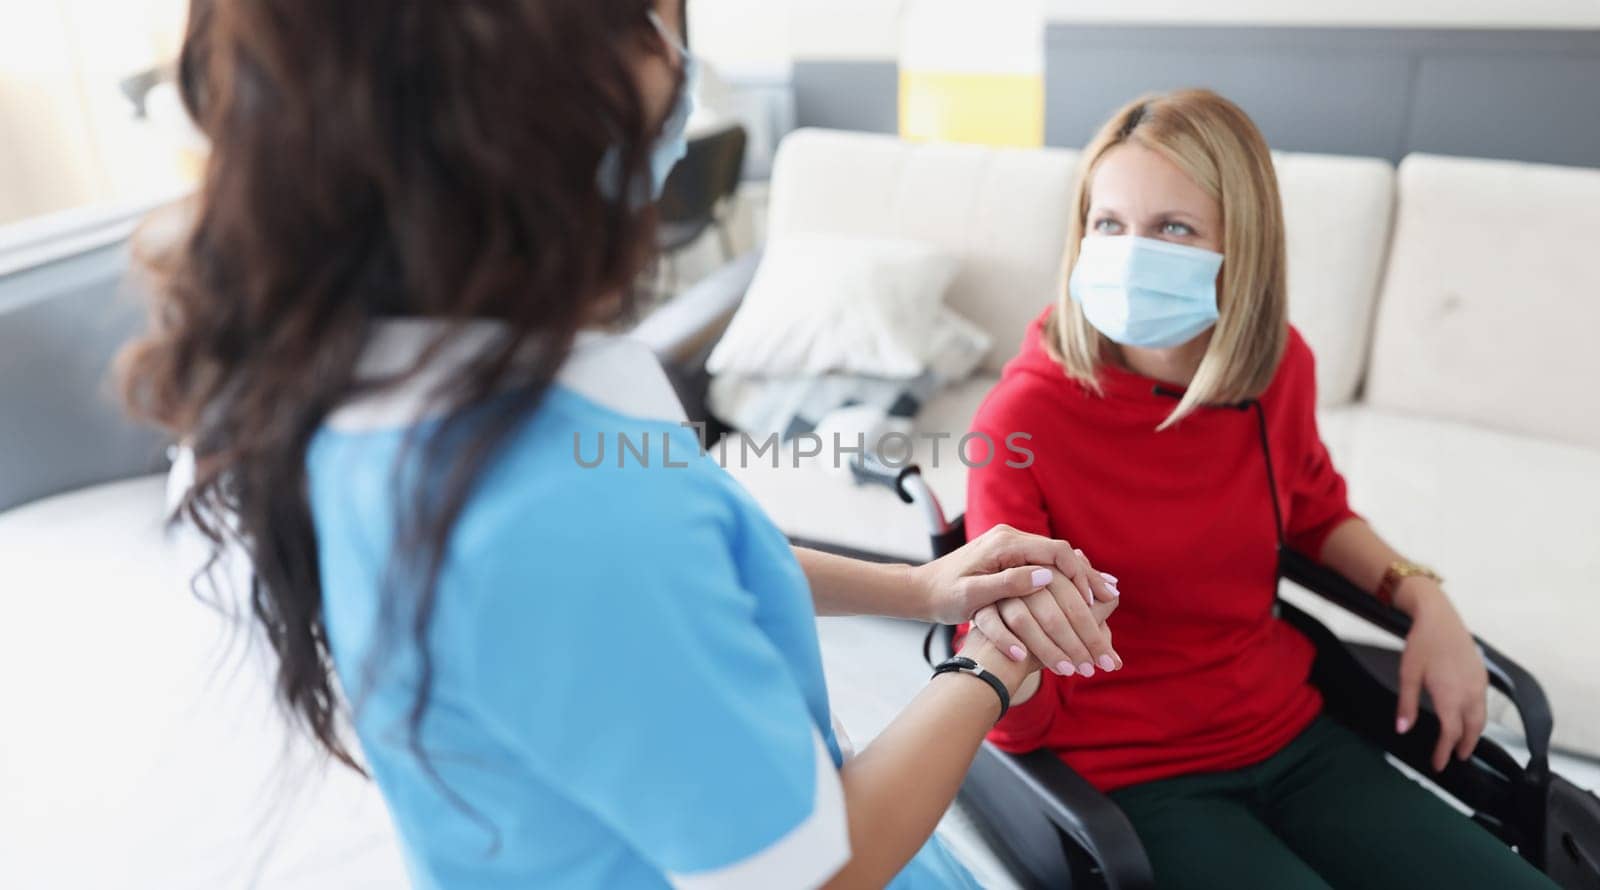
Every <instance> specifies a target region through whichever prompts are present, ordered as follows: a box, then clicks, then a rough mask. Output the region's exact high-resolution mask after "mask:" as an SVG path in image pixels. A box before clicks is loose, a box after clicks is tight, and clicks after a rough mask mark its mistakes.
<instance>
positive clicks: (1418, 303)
mask: <svg viewBox="0 0 1600 890" xmlns="http://www.w3.org/2000/svg"><path fill="white" fill-rule="evenodd" d="M1399 208H1400V209H1399V216H1398V220H1397V222H1396V225H1395V233H1394V245H1393V248H1392V249H1391V251H1390V260H1389V269H1388V274H1387V277H1386V279H1385V282H1384V287H1383V296H1382V298H1381V300H1380V302H1379V308H1378V324H1377V334H1376V338H1375V340H1374V344H1373V358H1372V369H1371V374H1370V377H1369V384H1368V390H1367V397H1368V399H1369V400H1370V401H1371V402H1372V403H1373V404H1374V405H1376V406H1380V407H1383V408H1387V409H1389V410H1391V411H1395V412H1404V413H1410V414H1416V415H1423V416H1431V417H1441V418H1450V419H1454V420H1463V421H1469V422H1472V423H1477V424H1481V425H1483V426H1487V427H1493V428H1496V429H1502V430H1508V431H1512V432H1520V433H1522V434H1524V435H1528V436H1537V437H1540V438H1550V439H1558V440H1561V441H1566V442H1573V443H1578V444H1582V445H1588V446H1589V447H1591V448H1600V410H1596V409H1595V406H1596V405H1597V404H1600V396H1597V395H1596V393H1595V381H1596V380H1600V349H1596V348H1595V343H1594V337H1595V332H1596V331H1600V264H1597V263H1596V256H1595V253H1596V246H1597V245H1600V210H1597V209H1596V208H1600V170H1588V169H1579V168H1573V167H1552V166H1545V165H1538V164H1521V163H1514V162H1510V161H1484V160H1468V159H1461V158H1443V157H1432V156H1427V155H1412V156H1410V157H1408V158H1406V159H1405V161H1404V162H1403V163H1402V164H1401V165H1400V198H1399ZM1521 462H1522V460H1521V459H1519V460H1518V463H1521ZM1484 469H1489V468H1488V467H1485V468H1484ZM1493 469H1494V470H1495V471H1496V472H1498V471H1499V469H1500V468H1499V467H1494V468H1493ZM1541 527H1542V526H1541ZM1593 540H1594V539H1591V542H1592V541H1593Z"/></svg>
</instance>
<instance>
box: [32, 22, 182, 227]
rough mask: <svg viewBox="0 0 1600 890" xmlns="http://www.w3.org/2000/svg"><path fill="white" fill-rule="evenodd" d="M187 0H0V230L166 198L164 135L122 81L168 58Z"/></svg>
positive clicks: (170, 181)
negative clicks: (139, 116) (135, 110)
mask: <svg viewBox="0 0 1600 890" xmlns="http://www.w3.org/2000/svg"><path fill="white" fill-rule="evenodd" d="M186 7H187V4H186V3H185V2H184V0H27V2H18V0H0V224H3V223H6V222H12V221H16V220H19V219H24V218H27V217H30V216H34V215H37V214H42V213H49V212H53V211H57V210H64V209H67V208H71V207H76V206H81V205H84V204H91V203H98V202H105V201H118V200H122V199H126V198H131V197H137V196H142V195H144V194H147V193H153V192H166V191H170V190H171V189H172V187H173V186H174V185H176V184H177V183H179V182H181V180H182V175H183V170H182V169H181V167H180V166H179V163H178V159H177V157H176V156H175V153H174V150H173V144H172V142H171V141H170V140H169V139H168V138H166V135H165V134H163V133H161V132H159V131H157V130H156V129H154V128H153V127H152V126H151V125H149V124H148V123H145V122H139V121H135V120H134V119H133V116H132V109H131V106H130V105H129V104H128V102H127V101H126V100H125V99H124V98H123V96H122V95H121V92H120V90H119V88H118V84H119V81H120V80H121V79H122V78H123V77H126V76H128V75H130V74H133V73H135V72H137V71H140V70H142V69H144V68H147V67H149V66H151V65H153V64H155V63H156V62H157V61H161V60H165V59H167V58H170V56H171V54H172V53H173V52H174V50H175V48H176V46H177V43H178V37H179V35H180V33H181V26H182V22H183V19H184V10H185V9H186Z"/></svg>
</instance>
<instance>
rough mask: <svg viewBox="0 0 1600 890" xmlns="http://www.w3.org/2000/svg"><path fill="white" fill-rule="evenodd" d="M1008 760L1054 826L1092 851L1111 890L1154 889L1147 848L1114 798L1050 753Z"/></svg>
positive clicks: (1085, 848)
mask: <svg viewBox="0 0 1600 890" xmlns="http://www.w3.org/2000/svg"><path fill="white" fill-rule="evenodd" d="M1005 759H1006V760H1008V761H1009V762H1010V764H1011V768H1012V771H1013V773H1014V775H1015V777H1016V779H1017V780H1018V781H1019V782H1020V783H1021V784H1022V785H1024V786H1025V787H1026V788H1027V789H1028V790H1029V791H1031V792H1032V793H1033V795H1034V796H1035V798H1036V800H1037V801H1038V804H1039V806H1040V807H1041V808H1042V809H1043V811H1044V814H1045V816H1046V817H1047V818H1048V819H1049V820H1050V821H1051V823H1053V824H1054V825H1055V826H1056V827H1057V828H1059V829H1060V830H1061V831H1062V832H1063V833H1065V834H1066V835H1067V836H1068V837H1070V838H1072V840H1073V841H1074V842H1075V843H1076V844H1077V845H1078V846H1079V847H1081V848H1083V849H1084V850H1086V851H1089V852H1090V855H1092V856H1093V857H1094V859H1095V860H1096V862H1097V864H1098V866H1099V867H1100V869H1101V871H1102V873H1103V875H1104V877H1105V881H1106V886H1107V887H1108V888H1110V890H1126V888H1140V887H1154V886H1155V877H1154V874H1153V873H1152V871H1151V868H1150V859H1149V857H1147V856H1146V855H1145V852H1144V845H1143V844H1141V843H1140V842H1139V835H1138V834H1136V833H1135V832H1134V830H1133V825H1132V823H1130V822H1129V821H1128V817H1127V816H1126V815H1124V814H1123V812H1122V810H1120V809H1118V807H1117V805H1116V804H1115V803H1113V802H1112V801H1111V798H1109V797H1107V796H1105V795H1104V794H1102V793H1101V792H1100V791H1099V789H1097V788H1095V787H1094V786H1093V785H1091V784H1089V782H1088V780H1087V779H1085V778H1084V777H1083V776H1080V775H1078V773H1077V772H1076V771H1074V770H1073V769H1072V767H1070V766H1067V765H1066V763H1064V762H1062V760H1061V758H1060V757H1057V756H1056V755H1054V754H1052V753H1050V752H1049V751H1045V750H1039V751H1031V752H1029V753H1027V754H1013V755H1008V756H1007V757H1006V758H1005Z"/></svg>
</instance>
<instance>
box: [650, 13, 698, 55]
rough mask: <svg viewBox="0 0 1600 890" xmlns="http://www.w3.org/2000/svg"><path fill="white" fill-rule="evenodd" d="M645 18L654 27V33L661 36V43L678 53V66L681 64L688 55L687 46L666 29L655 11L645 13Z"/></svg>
mask: <svg viewBox="0 0 1600 890" xmlns="http://www.w3.org/2000/svg"><path fill="white" fill-rule="evenodd" d="M645 18H648V19H649V20H650V24H651V25H652V26H654V27H655V29H656V33H657V34H660V35H661V39H662V41H663V42H665V43H666V44H667V46H670V47H672V48H673V49H675V50H677V51H678V58H679V60H680V62H679V64H682V61H681V60H682V59H684V58H687V57H688V55H689V44H688V43H687V42H686V41H685V40H684V39H683V38H680V37H679V36H678V35H676V34H674V33H672V29H671V28H668V27H667V23H666V22H664V21H662V20H661V15H660V14H659V13H657V12H656V11H655V10H653V9H652V10H650V11H649V12H647V13H645Z"/></svg>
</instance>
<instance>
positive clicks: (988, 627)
mask: <svg viewBox="0 0 1600 890" xmlns="http://www.w3.org/2000/svg"><path fill="white" fill-rule="evenodd" d="M914 571H915V573H916V574H915V577H916V578H917V579H918V583H919V584H920V585H922V586H923V589H924V591H925V592H926V595H927V597H928V599H927V601H928V602H929V603H930V605H931V611H932V614H931V615H930V616H929V617H930V618H932V619H933V620H934V621H937V622H939V623H941V624H959V623H961V622H966V621H971V622H972V630H971V631H970V632H969V639H974V638H977V639H981V640H986V641H987V642H988V643H990V644H992V645H993V646H994V647H995V648H996V649H997V650H999V651H1000V652H1003V653H1005V654H1006V655H1007V656H1009V657H1010V658H1011V659H1012V661H1014V662H1018V663H1025V664H1027V665H1028V673H1031V672H1032V671H1034V670H1038V669H1040V668H1043V669H1045V670H1049V671H1052V672H1054V673H1057V674H1061V675H1063V676H1071V675H1074V674H1078V675H1082V676H1085V677H1090V676H1093V675H1094V674H1095V672H1096V671H1114V670H1118V669H1120V668H1121V667H1122V657H1121V656H1119V655H1118V654H1117V652H1116V649H1114V648H1113V647H1112V644H1111V629H1110V627H1109V626H1108V625H1107V623H1106V619H1107V618H1109V617H1110V616H1111V613H1112V612H1113V611H1115V610H1116V608H1117V603H1118V597H1119V596H1120V593H1119V592H1118V590H1117V578H1116V577H1115V576H1114V575H1109V574H1106V573H1104V572H1100V571H1097V570H1096V569H1095V568H1094V566H1093V565H1091V564H1090V562H1089V560H1088V558H1087V557H1085V556H1084V554H1083V551H1081V550H1078V549H1076V548H1074V547H1073V546H1072V545H1071V544H1069V543H1067V542H1065V541H1057V540H1053V539H1050V538H1045V537H1041V536H1039V535H1033V534H1029V533H1027V532H1022V531H1018V530H1016V529H1014V528H1011V527H1009V526H1006V525H997V526H995V527H994V528H991V529H989V530H988V531H987V532H985V533H984V534H983V535H982V536H981V537H979V538H977V539H975V540H973V541H971V542H969V543H968V544H967V545H966V546H965V547H962V548H961V549H959V550H956V551H955V552H953V553H950V554H948V555H946V556H944V557H941V558H939V559H936V560H934V561H932V562H929V563H926V564H924V565H922V566H919V567H917V568H916V569H915V570H914Z"/></svg>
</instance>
